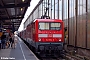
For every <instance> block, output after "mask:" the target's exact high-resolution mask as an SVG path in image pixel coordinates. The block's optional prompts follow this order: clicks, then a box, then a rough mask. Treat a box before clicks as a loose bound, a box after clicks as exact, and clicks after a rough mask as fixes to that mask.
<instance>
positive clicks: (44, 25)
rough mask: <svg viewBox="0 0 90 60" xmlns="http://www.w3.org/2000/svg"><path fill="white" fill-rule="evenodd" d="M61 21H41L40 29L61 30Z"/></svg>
mask: <svg viewBox="0 0 90 60" xmlns="http://www.w3.org/2000/svg"><path fill="white" fill-rule="evenodd" d="M60 28H61V23H58V22H45V23H44V22H39V29H40V30H60Z"/></svg>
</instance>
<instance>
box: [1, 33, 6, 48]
mask: <svg viewBox="0 0 90 60" xmlns="http://www.w3.org/2000/svg"><path fill="white" fill-rule="evenodd" d="M5 41H6V35H5V34H4V33H3V35H2V36H1V43H2V49H5V46H6V43H5Z"/></svg>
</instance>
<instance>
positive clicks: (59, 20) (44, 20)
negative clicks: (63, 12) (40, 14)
mask: <svg viewBox="0 0 90 60" xmlns="http://www.w3.org/2000/svg"><path fill="white" fill-rule="evenodd" d="M35 21H38V22H40V21H43V22H47V21H48V22H62V20H61V19H35V20H34V21H33V22H35Z"/></svg>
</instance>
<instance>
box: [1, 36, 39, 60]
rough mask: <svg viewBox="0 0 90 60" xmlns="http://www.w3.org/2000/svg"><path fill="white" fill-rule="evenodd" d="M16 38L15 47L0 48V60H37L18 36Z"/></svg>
mask: <svg viewBox="0 0 90 60" xmlns="http://www.w3.org/2000/svg"><path fill="white" fill-rule="evenodd" d="M17 37H18V36H17ZM17 39H18V42H17V45H16V48H15V49H12V48H7V49H1V50H0V60H39V59H38V58H37V57H36V56H35V55H34V54H33V52H32V51H31V50H30V49H29V48H28V47H27V46H26V45H25V44H24V42H23V41H22V40H21V39H20V38H19V37H18V38H17Z"/></svg>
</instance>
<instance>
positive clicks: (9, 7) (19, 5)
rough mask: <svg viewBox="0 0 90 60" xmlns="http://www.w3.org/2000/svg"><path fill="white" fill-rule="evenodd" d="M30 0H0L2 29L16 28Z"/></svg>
mask: <svg viewBox="0 0 90 60" xmlns="http://www.w3.org/2000/svg"><path fill="white" fill-rule="evenodd" d="M30 2H31V0H0V25H1V26H2V27H3V28H4V29H12V26H13V25H14V27H15V30H18V28H19V26H20V24H21V22H22V19H23V18H24V15H25V13H26V10H27V8H28V7H29V6H30Z"/></svg>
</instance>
